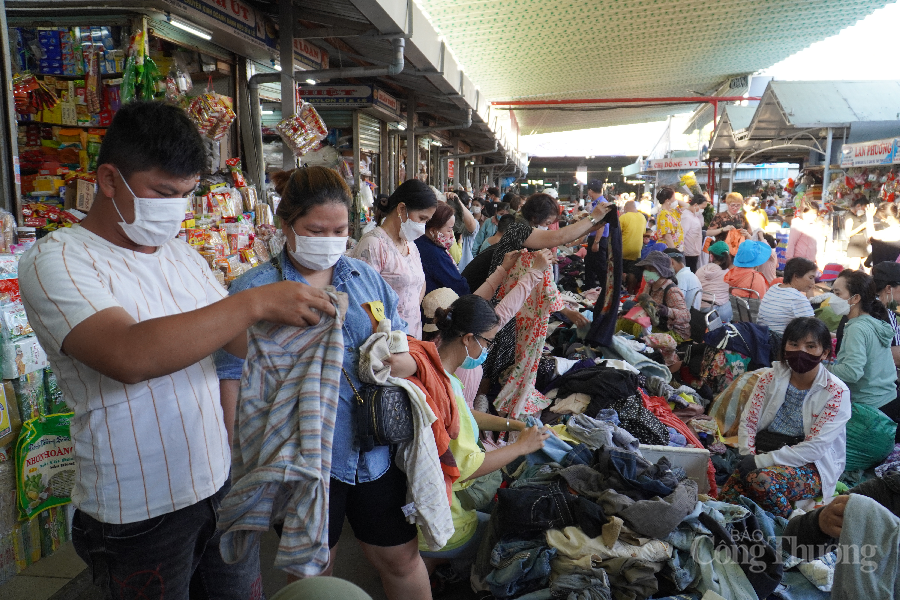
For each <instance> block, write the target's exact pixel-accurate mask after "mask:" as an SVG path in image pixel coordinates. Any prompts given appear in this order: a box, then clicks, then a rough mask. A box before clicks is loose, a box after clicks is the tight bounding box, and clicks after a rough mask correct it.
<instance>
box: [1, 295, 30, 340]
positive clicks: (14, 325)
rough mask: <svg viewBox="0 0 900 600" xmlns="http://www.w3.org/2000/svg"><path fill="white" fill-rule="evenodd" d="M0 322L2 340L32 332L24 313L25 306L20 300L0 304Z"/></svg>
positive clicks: (13, 338) (12, 338) (16, 337)
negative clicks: (0, 325)
mask: <svg viewBox="0 0 900 600" xmlns="http://www.w3.org/2000/svg"><path fill="white" fill-rule="evenodd" d="M0 324H2V339H3V340H4V341H6V340H15V339H18V338H20V337H22V336H23V335H30V334H32V333H34V330H33V329H32V328H31V324H30V323H29V322H28V315H27V314H25V307H24V306H22V304H21V303H20V302H14V303H3V304H0Z"/></svg>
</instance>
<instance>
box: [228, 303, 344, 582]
mask: <svg viewBox="0 0 900 600" xmlns="http://www.w3.org/2000/svg"><path fill="white" fill-rule="evenodd" d="M326 291H327V292H328V295H329V296H330V297H331V300H332V302H333V303H334V305H335V307H336V308H337V310H338V317H337V318H336V319H331V318H327V317H323V318H322V320H321V321H320V322H319V324H318V325H316V326H314V327H307V328H297V327H288V326H283V325H275V324H272V323H259V324H257V325H256V326H254V327H252V328H250V330H249V340H248V349H247V360H246V362H245V363H244V372H243V377H242V378H241V394H240V403H239V408H238V414H237V418H236V420H235V424H234V448H233V450H232V456H233V461H232V477H233V479H234V481H235V483H234V487H232V488H231V491H230V492H229V494H228V496H226V497H225V499H224V500H223V501H222V506H221V508H220V510H219V519H220V521H219V528H220V529H222V530H223V531H225V533H224V534H223V535H222V542H221V546H220V548H221V551H222V558H223V559H224V560H225V561H226V562H229V563H233V562H236V561H238V560H240V559H241V557H243V556H244V555H245V554H246V553H247V552H248V551H249V550H250V548H252V547H253V545H255V544H256V543H258V540H259V537H260V536H261V535H262V533H263V532H265V531H268V529H269V527H270V526H271V525H272V524H273V523H277V522H280V521H282V520H283V521H284V530H283V533H282V535H281V543H280V544H279V546H278V553H277V554H276V556H275V566H276V567H278V568H280V569H283V570H285V571H287V572H288V573H291V574H293V575H297V576H299V577H310V576H313V575H318V574H320V573H321V572H322V571H323V570H324V569H325V567H326V566H327V565H328V561H329V549H328V492H329V487H330V485H329V481H330V478H331V449H332V438H333V435H334V424H335V415H336V413H337V405H338V393H339V390H340V378H341V376H342V375H341V365H342V362H343V356H344V337H343V333H342V331H341V327H342V324H343V315H344V314H346V307H347V297H346V295H345V294H340V293H335V292H334V291H333V288H326Z"/></svg>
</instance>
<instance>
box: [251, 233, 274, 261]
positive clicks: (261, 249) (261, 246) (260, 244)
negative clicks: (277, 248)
mask: <svg viewBox="0 0 900 600" xmlns="http://www.w3.org/2000/svg"><path fill="white" fill-rule="evenodd" d="M253 253H254V254H256V258H257V260H259V261H260V262H269V260H270V258H269V249H268V248H267V247H266V243H265V242H264V241H263V240H262V239H260V238H259V237H258V236H257V238H256V239H254V240H253Z"/></svg>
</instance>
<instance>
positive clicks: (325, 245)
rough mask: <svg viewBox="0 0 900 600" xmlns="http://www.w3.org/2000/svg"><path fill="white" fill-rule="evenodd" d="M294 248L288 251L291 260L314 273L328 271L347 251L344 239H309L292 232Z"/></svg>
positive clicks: (309, 237) (345, 239)
mask: <svg viewBox="0 0 900 600" xmlns="http://www.w3.org/2000/svg"><path fill="white" fill-rule="evenodd" d="M294 247H295V248H296V250H290V249H288V253H289V254H290V255H291V258H293V259H294V260H296V261H297V262H298V263H300V264H301V265H303V266H304V267H306V268H307V269H313V270H315V271H324V270H325V269H330V268H331V267H333V266H334V265H335V263H337V261H338V260H340V258H341V256H343V254H344V252H346V250H347V238H346V237H311V236H307V235H299V234H298V233H297V232H296V231H295V232H294Z"/></svg>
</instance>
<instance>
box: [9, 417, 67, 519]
mask: <svg viewBox="0 0 900 600" xmlns="http://www.w3.org/2000/svg"><path fill="white" fill-rule="evenodd" d="M71 416H72V415H71V414H63V415H50V416H48V417H46V418H44V419H32V420H30V421H26V422H25V424H24V425H22V432H21V433H20V434H19V441H18V442H17V443H16V497H17V501H18V502H17V504H18V507H19V517H20V518H21V519H26V520H27V519H31V518H33V517H35V516H37V514H38V513H40V512H41V511H43V510H46V509H48V508H52V507H54V506H60V505H61V504H68V503H69V502H71V497H70V496H71V495H72V487H73V486H74V485H75V455H74V449H75V446H74V444H73V442H72V435H71V433H70V432H69V425H70V421H71Z"/></svg>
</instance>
